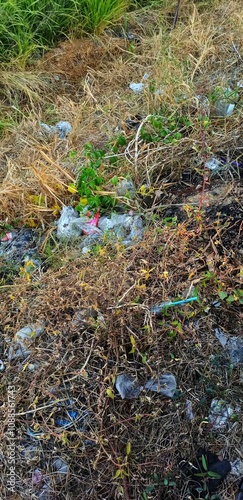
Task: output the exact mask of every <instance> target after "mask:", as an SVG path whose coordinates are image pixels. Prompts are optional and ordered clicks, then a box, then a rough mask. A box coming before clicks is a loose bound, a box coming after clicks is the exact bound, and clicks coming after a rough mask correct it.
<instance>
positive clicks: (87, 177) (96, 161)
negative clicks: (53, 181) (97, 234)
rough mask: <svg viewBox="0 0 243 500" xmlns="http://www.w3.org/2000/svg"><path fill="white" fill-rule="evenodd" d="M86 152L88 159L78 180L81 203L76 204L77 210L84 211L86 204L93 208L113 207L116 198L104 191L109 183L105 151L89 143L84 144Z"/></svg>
mask: <svg viewBox="0 0 243 500" xmlns="http://www.w3.org/2000/svg"><path fill="white" fill-rule="evenodd" d="M84 154H85V156H86V161H85V164H84V166H83V167H82V168H81V170H80V174H79V177H78V181H77V190H78V193H79V195H80V203H79V204H78V205H77V206H76V210H78V211H80V212H82V211H83V209H84V206H86V205H88V206H89V208H90V209H91V210H92V209H102V208H103V209H108V208H113V207H114V205H115V203H116V200H115V198H114V197H113V196H112V195H111V194H109V193H107V191H104V188H105V185H106V183H107V180H106V178H105V176H104V165H103V159H104V156H105V152H104V151H103V150H101V149H95V148H93V146H92V144H90V143H87V144H85V146H84ZM102 188H103V190H102Z"/></svg>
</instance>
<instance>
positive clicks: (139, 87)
mask: <svg viewBox="0 0 243 500" xmlns="http://www.w3.org/2000/svg"><path fill="white" fill-rule="evenodd" d="M129 89H131V90H132V91H133V92H134V93H135V94H141V92H143V90H144V83H135V82H134V83H130V84H129Z"/></svg>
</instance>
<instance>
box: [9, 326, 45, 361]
mask: <svg viewBox="0 0 243 500" xmlns="http://www.w3.org/2000/svg"><path fill="white" fill-rule="evenodd" d="M44 329H45V328H44V326H43V325H42V326H37V325H28V326H25V327H24V328H21V330H19V331H18V332H17V333H16V334H15V337H14V343H13V345H11V346H10V348H9V355H8V359H9V360H10V361H11V360H12V359H15V358H19V357H26V356H28V355H29V354H30V353H31V350H30V349H29V347H30V346H31V344H32V343H33V341H34V340H35V339H36V338H37V337H39V336H40V335H41V334H42V333H43V332H44Z"/></svg>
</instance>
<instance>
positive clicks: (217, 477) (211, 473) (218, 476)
mask: <svg viewBox="0 0 243 500" xmlns="http://www.w3.org/2000/svg"><path fill="white" fill-rule="evenodd" d="M208 475H209V476H210V477H213V478H215V479H220V478H221V476H220V474H217V472H213V471H212V470H209V471H208Z"/></svg>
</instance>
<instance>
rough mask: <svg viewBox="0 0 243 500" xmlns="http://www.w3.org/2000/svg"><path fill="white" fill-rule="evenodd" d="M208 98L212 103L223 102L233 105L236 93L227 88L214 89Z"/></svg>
mask: <svg viewBox="0 0 243 500" xmlns="http://www.w3.org/2000/svg"><path fill="white" fill-rule="evenodd" d="M208 98H209V100H210V101H211V102H212V103H215V102H217V101H225V102H227V103H229V104H234V103H235V102H237V100H238V92H237V91H236V90H232V89H229V88H222V87H215V89H213V91H212V92H211V93H210V94H209V96H208Z"/></svg>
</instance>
